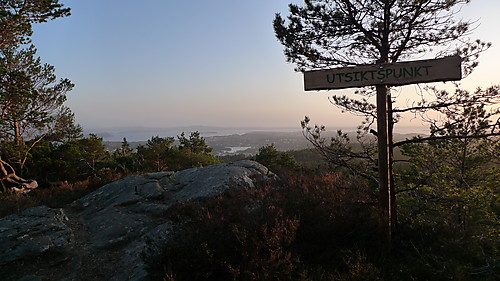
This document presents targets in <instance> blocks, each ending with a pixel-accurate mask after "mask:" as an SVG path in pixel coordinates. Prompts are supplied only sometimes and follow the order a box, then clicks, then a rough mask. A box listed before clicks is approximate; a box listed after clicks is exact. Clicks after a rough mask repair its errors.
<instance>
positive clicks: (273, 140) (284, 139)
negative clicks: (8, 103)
mask: <svg viewBox="0 0 500 281" xmlns="http://www.w3.org/2000/svg"><path fill="white" fill-rule="evenodd" d="M186 132H188V131H186ZM178 134H180V133H178ZM178 134H175V135H168V136H176V135H178ZM334 134H335V132H327V133H326V134H325V137H327V138H330V137H331V136H333V135H334ZM348 134H349V136H350V138H351V140H352V141H353V142H355V141H356V133H355V132H349V133H348ZM156 135H158V134H156ZM156 135H154V136H156ZM202 135H203V134H202ZM416 135H418V134H416V133H410V134H398V133H395V134H394V140H395V141H400V140H404V139H407V138H412V137H414V136H416ZM151 136H153V135H151ZM151 136H150V137H149V138H151ZM160 136H162V135H160ZM204 137H205V139H206V141H207V144H208V145H209V146H210V147H212V148H213V152H212V153H213V154H214V155H219V156H222V155H230V154H238V153H240V154H246V155H255V154H256V153H257V152H258V150H259V148H260V147H262V146H265V145H270V144H274V146H275V147H276V148H277V149H278V150H280V151H290V150H300V149H305V148H312V145H311V144H310V143H309V142H308V141H307V140H306V139H305V138H304V136H303V135H302V132H301V131H298V130H296V131H288V132H286V131H282V132H279V131H277V132H272V131H254V132H248V133H242V134H230V135H219V136H206V135H204ZM127 140H128V141H129V144H130V146H131V147H132V148H136V147H137V146H138V145H141V144H145V143H146V140H143V141H130V140H129V139H128V138H127ZM104 143H105V145H106V147H107V149H108V150H109V151H114V150H115V149H117V148H119V147H120V145H121V141H105V142H104Z"/></svg>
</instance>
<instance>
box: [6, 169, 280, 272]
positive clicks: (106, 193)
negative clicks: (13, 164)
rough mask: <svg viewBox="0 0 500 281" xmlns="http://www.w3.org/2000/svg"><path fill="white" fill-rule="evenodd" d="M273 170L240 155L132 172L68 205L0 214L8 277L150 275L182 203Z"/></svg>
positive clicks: (248, 183)
mask: <svg viewBox="0 0 500 281" xmlns="http://www.w3.org/2000/svg"><path fill="white" fill-rule="evenodd" d="M273 178H274V175H273V174H272V173H270V172H269V171H268V169H267V168H266V167H264V166H262V165H260V164H259V163H256V162H253V161H239V162H235V163H232V164H219V165H213V166H208V167H204V168H193V169H188V170H184V171H179V172H175V173H174V172H160V173H153V174H146V175H141V176H130V177H127V178H124V179H122V180H119V181H117V182H114V183H111V184H108V185H106V186H103V187H102V188H100V189H98V190H96V191H95V192H93V193H91V194H89V195H87V196H85V197H83V198H81V199H79V200H77V201H75V202H73V203H72V204H70V205H69V206H67V207H66V208H62V209H50V208H47V207H44V206H41V207H36V208H32V209H29V210H26V211H24V212H22V213H20V214H16V215H11V216H8V217H5V218H2V219H0V276H2V280H147V279H148V278H149V277H150V276H149V274H150V273H149V272H148V263H154V261H155V260H156V259H157V258H158V257H159V254H160V249H162V248H163V247H164V245H166V243H167V242H168V240H169V237H171V235H172V234H173V233H175V227H174V226H173V225H172V224H171V222H170V221H168V219H167V218H166V214H167V212H168V211H169V209H170V208H171V207H172V206H174V205H175V204H178V203H181V202H186V201H191V200H200V199H203V198H210V197H213V196H216V195H218V194H221V193H223V192H225V191H227V190H228V189H230V188H255V182H256V181H267V180H270V179H273Z"/></svg>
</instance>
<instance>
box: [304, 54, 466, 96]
mask: <svg viewBox="0 0 500 281" xmlns="http://www.w3.org/2000/svg"><path fill="white" fill-rule="evenodd" d="M461 64H462V59H461V58H460V57H459V56H453V57H446V58H441V59H432V60H420V61H409V62H399V63H389V64H380V65H366V66H356V67H342V68H334V69H328V70H313V71H306V72H304V89H305V90H306V91H312V90H332V89H344V88H354V87H364V86H371V85H389V86H400V85H407V84H416V83H429V82H439V81H456V80H460V79H462V65H461Z"/></svg>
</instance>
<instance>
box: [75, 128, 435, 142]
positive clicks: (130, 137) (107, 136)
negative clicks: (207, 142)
mask: <svg viewBox="0 0 500 281" xmlns="http://www.w3.org/2000/svg"><path fill="white" fill-rule="evenodd" d="M326 129H327V131H332V132H333V131H337V130H339V129H340V130H343V131H345V132H352V131H356V127H346V128H339V127H334V126H330V127H329V126H326ZM396 129H397V130H396V131H395V132H396V133H401V134H407V133H427V130H425V129H424V128H418V127H407V128H405V127H400V128H398V127H397V128H396ZM196 131H198V132H200V134H201V135H202V136H203V137H213V136H229V135H235V134H236V135H243V134H246V133H250V132H269V133H272V132H300V131H301V128H300V126H297V127H276V128H263V127H241V128H235V127H209V126H189V127H171V128H153V127H117V128H94V129H92V128H90V129H85V130H84V133H85V135H88V134H90V133H92V134H96V135H98V136H99V137H101V138H103V140H104V141H122V140H123V138H127V141H146V140H149V139H151V137H154V136H159V137H176V136H178V135H180V134H181V133H182V132H185V134H186V136H189V134H190V133H191V132H196Z"/></svg>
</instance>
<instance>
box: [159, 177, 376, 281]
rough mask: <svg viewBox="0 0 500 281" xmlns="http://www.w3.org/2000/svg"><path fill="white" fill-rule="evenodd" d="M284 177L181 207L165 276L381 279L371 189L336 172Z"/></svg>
mask: <svg viewBox="0 0 500 281" xmlns="http://www.w3.org/2000/svg"><path fill="white" fill-rule="evenodd" d="M284 178H286V179H287V180H286V181H283V182H280V183H275V184H272V185H265V186H262V187H261V188H259V189H254V190H239V191H238V190H233V191H230V192H228V193H227V194H225V195H223V196H220V197H218V198H214V199H210V200H207V201H205V202H192V203H186V204H184V205H182V206H179V207H178V208H176V210H174V212H173V213H172V219H173V221H174V222H177V223H178V227H180V228H181V229H182V231H180V232H179V233H178V234H177V236H176V237H175V238H174V239H173V240H172V241H171V243H170V244H169V245H168V247H167V248H166V249H165V254H164V258H163V268H164V274H165V279H166V280H177V281H181V280H377V279H376V278H378V277H377V276H378V275H379V272H378V270H377V269H376V268H375V266H373V265H372V264H371V261H370V260H369V259H368V258H367V257H368V255H365V253H366V252H369V253H376V252H378V244H377V243H376V242H374V239H375V240H376V237H375V236H376V223H375V220H374V219H373V217H374V214H375V213H374V206H373V204H372V203H373V198H372V197H371V193H372V192H371V191H370V190H367V189H368V187H367V186H366V185H365V184H364V183H363V182H362V181H359V180H356V179H346V178H344V177H343V176H341V175H338V174H327V175H325V176H323V177H305V176H300V175H297V174H290V175H289V176H288V177H284ZM354 276H358V277H359V278H358V277H355V279H352V278H354ZM361 276H364V277H361ZM351 277H352V278H351ZM360 278H361V279H360Z"/></svg>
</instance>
